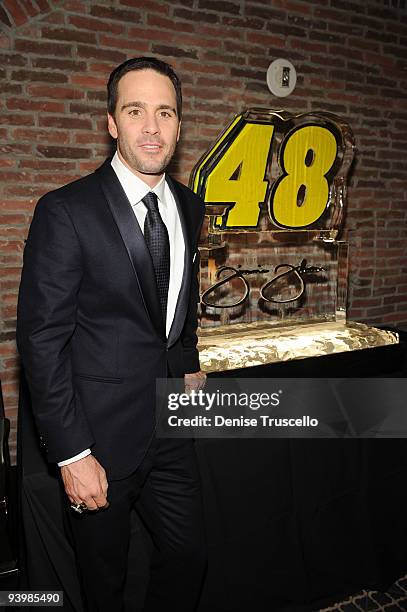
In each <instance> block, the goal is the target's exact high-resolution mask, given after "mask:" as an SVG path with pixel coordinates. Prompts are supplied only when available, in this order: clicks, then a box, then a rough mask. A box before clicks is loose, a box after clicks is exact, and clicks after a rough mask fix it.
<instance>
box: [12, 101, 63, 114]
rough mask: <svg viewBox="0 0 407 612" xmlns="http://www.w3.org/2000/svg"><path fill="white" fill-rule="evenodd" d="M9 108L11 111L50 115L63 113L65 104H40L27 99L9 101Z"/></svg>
mask: <svg viewBox="0 0 407 612" xmlns="http://www.w3.org/2000/svg"><path fill="white" fill-rule="evenodd" d="M6 106H7V108H10V109H11V110H17V109H19V110H31V111H46V112H48V113H62V112H63V111H64V104H63V103H62V102H39V101H33V100H27V99H21V100H20V99H19V98H11V99H10V100H7V103H6Z"/></svg>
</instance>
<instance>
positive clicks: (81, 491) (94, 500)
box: [61, 455, 109, 510]
mask: <svg viewBox="0 0 407 612" xmlns="http://www.w3.org/2000/svg"><path fill="white" fill-rule="evenodd" d="M61 476H62V480H63V482H64V486H65V492H66V494H67V496H68V498H69V501H70V502H71V503H72V504H80V503H82V502H85V504H86V506H87V508H88V510H98V509H99V508H103V507H107V506H108V505H109V503H108V501H107V498H106V495H107V488H108V483H107V479H106V472H105V470H104V469H103V467H102V466H101V465H100V463H99V462H98V461H97V460H96V459H95V457H93V455H88V456H87V457H83V459H79V461H75V462H74V463H69V464H68V465H64V466H62V467H61Z"/></svg>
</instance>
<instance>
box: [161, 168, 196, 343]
mask: <svg viewBox="0 0 407 612" xmlns="http://www.w3.org/2000/svg"><path fill="white" fill-rule="evenodd" d="M166 181H167V183H168V185H169V187H170V189H171V192H172V194H173V196H174V200H175V203H176V205H177V209H178V215H179V218H180V221H181V227H182V233H183V235H184V244H185V252H184V271H183V275H182V283H181V289H180V292H179V294H178V300H177V305H176V308H175V313H174V319H173V321H172V325H171V329H170V333H169V335H168V346H169V347H171V346H172V345H173V344H174V343H175V342H176V340H177V339H178V337H179V335H180V333H181V331H182V328H183V326H184V322H185V317H186V314H187V310H188V305H189V291H190V284H191V268H192V254H191V243H190V240H191V236H192V230H191V227H190V219H189V216H188V204H187V202H186V201H185V197H184V196H183V194H182V193H181V191H180V189H179V188H177V185H176V183H175V181H173V180H172V179H171V177H170V176H168V175H167V177H166Z"/></svg>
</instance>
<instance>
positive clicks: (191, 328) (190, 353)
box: [181, 201, 205, 374]
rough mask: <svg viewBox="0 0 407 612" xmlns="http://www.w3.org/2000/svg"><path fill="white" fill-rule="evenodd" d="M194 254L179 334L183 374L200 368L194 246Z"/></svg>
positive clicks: (200, 227)
mask: <svg viewBox="0 0 407 612" xmlns="http://www.w3.org/2000/svg"><path fill="white" fill-rule="evenodd" d="M204 207H205V205H204V203H203V202H202V201H201V221H200V223H199V226H198V231H197V236H196V245H197V244H198V240H199V236H200V233H201V229H202V223H203V219H204V210H205V208H204ZM195 253H196V256H195V261H194V263H193V268H192V276H191V290H190V296H189V304H188V311H187V316H186V320H185V325H184V329H183V331H182V334H181V341H182V346H183V350H184V371H185V374H189V373H192V372H198V371H199V370H200V364H199V352H198V349H197V344H198V336H197V333H196V332H197V329H198V304H199V301H200V296H199V262H200V257H199V250H198V246H197V247H196V251H195Z"/></svg>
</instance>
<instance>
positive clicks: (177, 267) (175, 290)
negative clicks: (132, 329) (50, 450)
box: [58, 152, 185, 467]
mask: <svg viewBox="0 0 407 612" xmlns="http://www.w3.org/2000/svg"><path fill="white" fill-rule="evenodd" d="M111 164H112V168H113V170H114V171H115V173H116V175H117V178H118V179H119V181H120V184H121V186H122V187H123V189H124V192H125V194H126V196H127V199H128V200H129V202H130V204H131V207H132V209H133V212H134V214H135V216H136V219H137V221H138V223H139V225H140V229H141V231H142V232H143V234H144V221H145V218H146V215H147V207H146V205H145V204H144V203H143V202H142V201H141V200H142V199H143V198H144V196H145V195H147V193H148V192H149V191H152V192H153V193H155V194H156V196H157V198H158V210H159V211H160V215H161V218H162V220H163V222H164V223H165V226H166V228H167V231H168V238H169V241H170V283H169V287H168V301H167V320H166V325H165V327H166V334H167V337H168V336H169V333H170V329H171V325H172V322H173V319H174V314H175V308H176V306H177V300H178V294H179V292H180V289H181V284H182V276H183V273H184V254H185V242H184V235H183V233H182V226H181V221H180V218H179V214H178V209H177V205H176V203H175V200H174V196H173V194H172V192H171V189H170V188H169V186H168V183H167V181H166V180H165V174H164V175H163V176H162V177H161V179H160V181H159V182H158V183H157V185H156V186H155V187H153V188H152V189H151V187H149V186H148V185H147V184H146V183H144V181H142V180H141V179H140V178H139V177H138V176H136V175H135V174H133V172H131V170H129V169H128V168H127V166H125V165H124V164H123V162H122V161H121V160H120V158H119V156H118V154H117V152H116V153H115V154H114V156H113V159H112V161H111ZM90 452H91V451H90V449H89V448H87V449H86V450H84V451H82V452H81V453H79V454H78V455H75V456H74V457H71V458H70V459H65V461H60V462H59V463H58V465H59V466H60V467H62V466H63V465H68V464H69V463H73V462H74V461H79V459H82V458H83V457H86V456H87V455H89V454H90Z"/></svg>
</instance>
